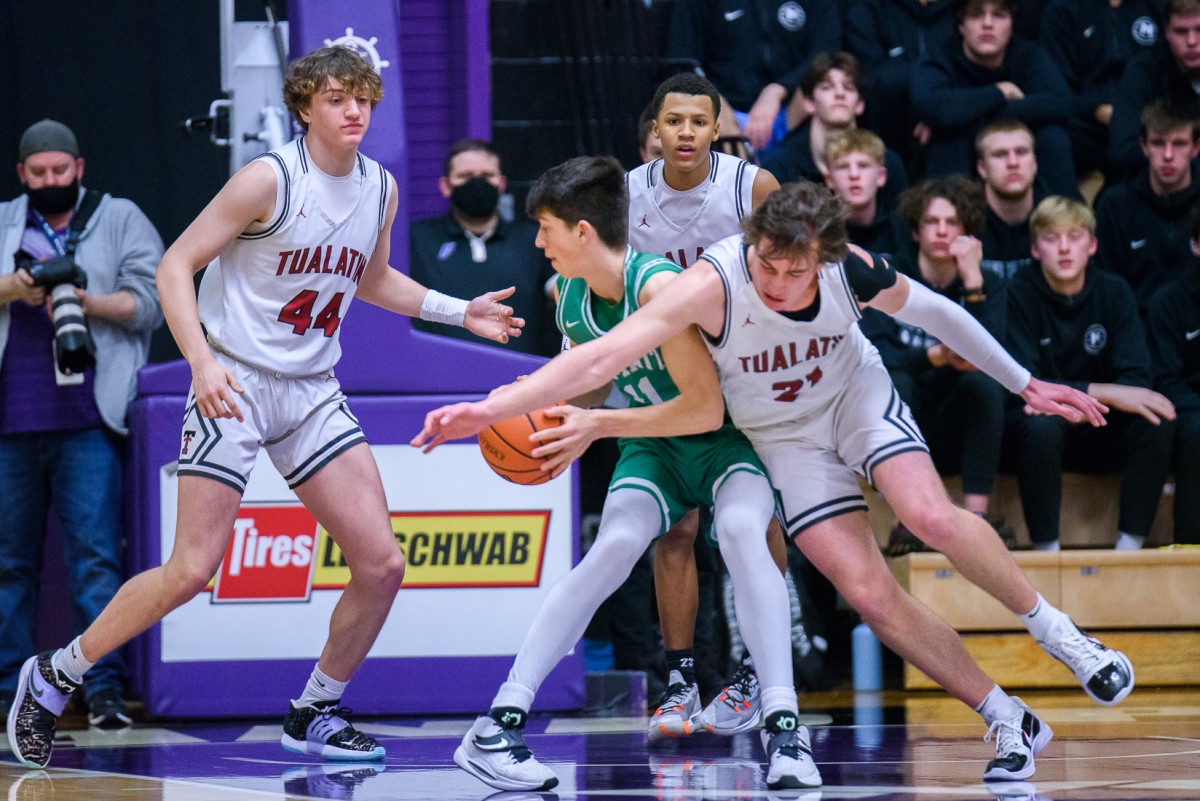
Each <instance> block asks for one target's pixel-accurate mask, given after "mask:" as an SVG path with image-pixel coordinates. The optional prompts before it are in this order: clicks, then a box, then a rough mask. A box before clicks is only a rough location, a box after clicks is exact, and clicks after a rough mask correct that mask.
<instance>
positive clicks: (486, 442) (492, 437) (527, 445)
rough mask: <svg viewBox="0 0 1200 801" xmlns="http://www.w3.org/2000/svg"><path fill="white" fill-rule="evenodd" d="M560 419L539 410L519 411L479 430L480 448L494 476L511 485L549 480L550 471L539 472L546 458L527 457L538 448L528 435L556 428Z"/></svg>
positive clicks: (542, 482)
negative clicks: (522, 412) (515, 414)
mask: <svg viewBox="0 0 1200 801" xmlns="http://www.w3.org/2000/svg"><path fill="white" fill-rule="evenodd" d="M559 425H560V421H559V419H558V418H557V417H548V416H546V414H545V413H544V412H542V410H541V409H538V410H537V411H533V412H529V413H528V414H518V415H517V416H515V417H510V418H508V419H507V420H500V421H499V422H496V423H492V424H491V425H490V426H488V427H487V428H485V429H484V430H483V431H480V432H479V450H480V451H481V452H482V453H483V459H484V461H485V462H487V463H488V467H490V468H492V470H494V471H496V475H498V476H500V477H501V478H503V479H507V480H508V481H511V482H513V483H514V484H524V485H527V486H528V485H531V484H544V483H546V482H547V481H549V480H550V473H549V472H543V471H542V469H541V468H542V465H543V464H545V462H546V459H545V458H538V457H534V456H530V455H529V454H530V452H531V451H532V450H533V449H534V448H535V447H538V446H537V444H535V443H533V442H530V441H529V435H530V434H532V433H534V432H535V431H544V430H546V429H547V428H557V427H558V426H559Z"/></svg>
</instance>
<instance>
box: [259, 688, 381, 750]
mask: <svg viewBox="0 0 1200 801" xmlns="http://www.w3.org/2000/svg"><path fill="white" fill-rule="evenodd" d="M340 700H341V699H338V700H337V701H314V702H313V703H311V704H301V705H297V704H296V702H295V701H292V702H291V708H290V709H289V710H288V714H287V717H286V718H284V719H283V737H282V738H281V739H280V743H281V744H282V745H283V747H284V748H286V749H287V750H289V751H291V752H293V753H296V754H313V755H315V756H319V757H324V758H325V759H336V760H341V761H347V762H356V761H364V762H365V761H368V760H373V759H383V757H384V754H385V753H386V751H384V748H383V746H382V745H380V744H379V743H378V742H377V741H376V740H375V739H374V738H373V737H368V736H367V735H365V734H363V733H362V732H361V731H359V730H358V729H356V728H354V727H353V726H351V725H350V724H349V723H347V722H346V720H345V719H344V718H342V717H341V716H342V715H349V714H350V713H351V711H352V710H350V709H347V708H346V707H339V706H338V703H339V701H340Z"/></svg>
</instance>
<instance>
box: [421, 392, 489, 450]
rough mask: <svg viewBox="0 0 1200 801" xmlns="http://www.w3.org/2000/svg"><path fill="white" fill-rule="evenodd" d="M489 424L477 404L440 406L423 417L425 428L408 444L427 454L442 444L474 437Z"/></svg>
mask: <svg viewBox="0 0 1200 801" xmlns="http://www.w3.org/2000/svg"><path fill="white" fill-rule="evenodd" d="M491 422H492V421H491V420H489V419H488V418H487V417H486V416H485V415H484V414H483V412H482V411H481V410H480V408H479V404H478V403H465V402H464V403H454V404H451V405H450V406H442V407H441V408H439V409H434V410H433V411H432V412H430V413H429V414H427V415H425V426H424V427H423V428H422V429H421V431H420V433H418V434H417V435H416V436H415V437H413V438H412V439H411V440H409V443H408V444H409V445H412V446H413V447H414V448H421V452H422V453H429V452H430V451H431V450H433V449H434V448H436V447H437V446H438V445H441V444H442V443H443V442H449V441H450V440H452V439H462V438H463V437H471V436H474V435H475V434H478V433H479V432H480V431H482V430H483V429H484V428H486V427H487V425H488V424H489V423H491ZM422 446H424V447H423V448H422Z"/></svg>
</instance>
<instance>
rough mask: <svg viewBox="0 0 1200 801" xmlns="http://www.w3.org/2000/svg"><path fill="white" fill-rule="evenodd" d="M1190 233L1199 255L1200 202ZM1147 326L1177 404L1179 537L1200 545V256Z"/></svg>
mask: <svg viewBox="0 0 1200 801" xmlns="http://www.w3.org/2000/svg"><path fill="white" fill-rule="evenodd" d="M1191 235H1192V250H1193V251H1195V252H1196V253H1197V255H1200V204H1197V205H1195V206H1193V207H1192V213H1191ZM1146 331H1147V339H1149V341H1150V356H1151V358H1152V363H1153V365H1154V387H1155V389H1157V390H1158V391H1159V392H1161V393H1163V394H1164V395H1166V396H1167V398H1168V399H1169V400H1170V401H1171V403H1173V404H1175V415H1176V416H1175V459H1174V465H1175V542H1177V543H1185V544H1188V545H1200V261H1196V262H1193V263H1192V265H1191V267H1190V269H1188V270H1187V273H1186V275H1183V276H1180V277H1179V278H1176V279H1175V280H1174V281H1172V282H1170V283H1169V284H1167V285H1166V286H1164V287H1163V288H1162V289H1160V290H1159V291H1158V293H1157V294H1155V296H1154V297H1153V298H1152V299H1151V301H1150V309H1149V312H1148V314H1147V317H1146Z"/></svg>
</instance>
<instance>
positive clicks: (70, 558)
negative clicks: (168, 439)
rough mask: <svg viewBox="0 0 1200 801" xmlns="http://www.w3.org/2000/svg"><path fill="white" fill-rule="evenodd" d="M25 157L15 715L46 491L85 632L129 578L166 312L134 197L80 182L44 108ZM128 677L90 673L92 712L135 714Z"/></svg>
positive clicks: (9, 363)
mask: <svg viewBox="0 0 1200 801" xmlns="http://www.w3.org/2000/svg"><path fill="white" fill-rule="evenodd" d="M17 157H18V162H17V175H18V177H19V178H20V179H21V183H22V184H23V186H24V187H25V194H24V195H22V196H20V197H18V198H16V199H14V200H10V201H8V202H6V203H0V713H4V714H7V711H8V708H9V706H10V705H11V703H12V699H13V695H14V693H15V690H16V687H17V678H18V672H19V670H20V667H21V663H22V661H24V658H25V657H26V656H27V655H28V654H29V653H31V652H32V651H33V650H34V625H35V620H36V610H37V596H38V580H39V573H40V572H41V567H42V548H43V540H44V537H45V530H46V521H47V512H48V510H49V508H50V507H51V506H53V507H54V511H55V517H56V519H57V520H58V522H59V525H60V528H61V531H62V537H63V556H64V559H65V561H66V566H67V574H68V577H69V581H70V588H71V594H72V598H73V607H74V621H75V624H76V626H77V627H78V630H79V631H82V630H83V629H84V628H85V627H86V626H87V625H88V624H90V623H91V622H92V620H93V619H94V618H95V617H96V615H98V614H99V613H100V610H102V609H103V608H104V606H105V605H106V604H107V603H108V602H109V600H110V599H111V598H112V596H113V594H114V593H115V592H116V591H117V588H118V587H120V585H121V581H122V562H123V560H122V554H121V539H122V534H121V466H122V465H121V462H122V452H123V448H124V436H125V435H126V434H127V433H128V428H127V427H126V421H125V413H126V407H127V406H128V404H129V402H130V401H131V400H132V399H133V397H134V380H135V375H136V373H137V370H138V368H139V367H141V366H142V365H143V364H144V363H145V362H146V356H147V353H148V351H149V347H150V334H151V332H152V331H153V330H154V328H155V327H156V326H158V324H159V323H161V322H162V308H161V306H160V305H159V300H158V293H157V291H156V289H155V286H154V272H155V268H156V267H157V265H158V262H159V260H160V259H161V258H162V254H163V245H162V240H161V239H160V238H159V236H158V233H157V232H156V231H155V230H154V227H153V225H151V223H150V221H149V220H148V219H146V216H145V215H144V214H142V212H141V211H140V210H139V209H138V208H137V206H135V205H134V204H133V203H132V202H131V201H128V200H122V199H117V198H113V197H111V196H109V195H106V194H101V193H98V192H95V191H85V190H83V189H81V187H80V185H79V182H80V180H81V178H82V177H83V167H84V160H83V159H82V158H80V157H79V145H78V143H77V141H76V139H75V135H74V134H73V133H72V132H71V130H70V129H69V128H67V126H65V125H63V124H62V123H59V122H55V121H53V120H42V121H41V122H38V123H36V124H34V125H32V126H30V127H29V128H28V129H27V130H26V131H25V133H24V134H23V135H22V136H21V140H20V144H19V147H18V156H17ZM76 268H78V269H76ZM52 298H53V300H52ZM51 306H53V307H54V308H53V310H52V309H51ZM52 314H53V316H52ZM93 365H94V366H93ZM124 678H125V665H124V663H123V661H122V659H121V658H119V657H118V656H116V655H113V656H111V657H109V658H108V659H107V660H105V661H104V662H101V663H100V664H98V665H97V666H96V669H95V670H93V671H91V672H90V673H89V674H88V681H87V687H86V698H87V702H88V711H89V715H88V720H89V723H91V724H92V725H96V726H114V725H115V726H120V725H128V724H129V722H130V719H129V714H128V710H127V709H126V707H125V702H124V699H123V692H122V682H123V680H124Z"/></svg>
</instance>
